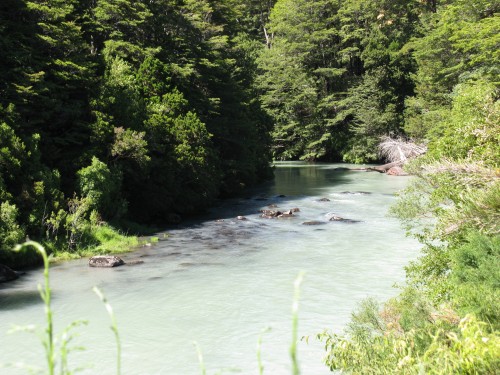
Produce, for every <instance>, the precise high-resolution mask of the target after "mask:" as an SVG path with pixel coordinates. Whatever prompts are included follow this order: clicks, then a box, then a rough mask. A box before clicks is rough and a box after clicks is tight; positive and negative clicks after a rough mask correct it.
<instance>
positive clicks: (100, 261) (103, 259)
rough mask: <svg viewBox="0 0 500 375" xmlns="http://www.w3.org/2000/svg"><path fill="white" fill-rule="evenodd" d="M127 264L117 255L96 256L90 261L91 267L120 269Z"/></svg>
mask: <svg viewBox="0 0 500 375" xmlns="http://www.w3.org/2000/svg"><path fill="white" fill-rule="evenodd" d="M124 264H125V262H124V261H123V259H121V258H119V257H117V256H115V255H96V256H93V257H91V258H90V259H89V266H90V267H105V268H111V267H118V266H121V265H124Z"/></svg>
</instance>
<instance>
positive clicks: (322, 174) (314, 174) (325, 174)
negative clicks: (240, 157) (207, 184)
mask: <svg viewBox="0 0 500 375" xmlns="http://www.w3.org/2000/svg"><path fill="white" fill-rule="evenodd" d="M358 173H362V172H356V171H352V170H349V169H348V168H344V167H333V168H332V165H331V164H324V165H322V164H307V163H305V162H292V163H286V164H284V163H283V164H281V163H279V168H276V169H275V175H276V176H277V175H278V174H279V176H277V178H275V179H274V180H272V181H268V182H265V183H263V184H261V185H259V186H257V187H253V188H249V189H247V190H246V191H245V193H244V195H243V197H240V198H233V199H226V200H223V201H221V202H219V204H216V205H215V206H214V207H213V209H212V210H210V212H208V213H206V214H204V215H201V216H198V217H196V218H192V219H187V220H185V221H184V222H183V223H182V224H181V225H178V226H175V227H172V228H167V229H195V228H200V227H201V226H203V225H204V224H205V223H206V222H210V221H216V220H219V221H220V222H219V223H217V224H219V225H220V226H221V227H222V226H224V225H223V221H224V222H226V221H231V220H232V221H233V224H234V221H236V218H237V216H248V215H254V214H257V213H259V210H260V209H267V208H271V209H279V210H288V209H291V208H293V207H294V201H299V200H303V199H304V197H308V196H311V197H313V196H318V192H320V191H321V189H322V188H330V187H332V186H335V185H346V184H349V182H350V181H351V180H352V179H353V174H358ZM285 201H286V206H284V205H282V204H283V202H285ZM274 205H276V207H273V206H274ZM269 206H271V207H269ZM226 224H227V223H226ZM265 225H266V224H265V222H262V223H260V226H265ZM230 232H232V231H230Z"/></svg>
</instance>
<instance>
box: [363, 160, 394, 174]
mask: <svg viewBox="0 0 500 375" xmlns="http://www.w3.org/2000/svg"><path fill="white" fill-rule="evenodd" d="M402 165H403V161H402V160H399V161H394V162H392V163H387V164H384V165H380V166H377V167H370V168H366V169H367V170H369V171H377V172H380V173H386V172H387V171H388V170H389V169H391V168H392V167H400V166H402Z"/></svg>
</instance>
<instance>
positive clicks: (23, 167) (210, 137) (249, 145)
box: [0, 0, 273, 251]
mask: <svg viewBox="0 0 500 375" xmlns="http://www.w3.org/2000/svg"><path fill="white" fill-rule="evenodd" d="M272 5H273V3H272V2H264V1H262V2H259V1H257V2H252V3H248V4H247V3H242V2H239V1H234V0H225V1H202V0H200V1H176V0H160V1H154V2H145V1H139V0H137V1H122V0H98V1H73V0H70V1H66V0H64V1H63V0H30V1H28V0H8V1H4V2H2V4H1V5H0V19H1V21H2V22H1V26H0V32H1V33H0V47H1V48H0V51H1V54H2V56H1V57H2V58H1V59H0V60H1V61H0V94H1V95H0V124H1V125H0V126H1V127H0V158H1V159H0V198H1V200H2V204H4V206H3V207H4V210H3V211H5V212H4V213H5V215H3V219H2V228H3V229H2V230H4V231H6V232H11V234H12V238H11V237H9V236H7V235H6V236H5V242H2V243H1V246H0V249H1V251H4V250H7V249H8V248H10V247H11V246H12V244H13V242H15V240H16V241H17V240H19V238H20V237H23V236H25V235H26V234H28V235H29V236H31V237H32V238H36V239H39V240H41V241H43V240H46V241H50V242H55V243H57V244H58V246H62V247H65V248H68V249H70V250H72V251H78V249H79V248H83V247H86V246H89V245H91V244H92V243H96V241H94V240H93V239H92V236H93V234H92V233H93V231H96V230H98V228H100V226H102V225H104V223H105V222H106V221H110V220H117V219H120V220H122V219H127V218H128V219H133V220H139V221H142V222H146V223H151V222H152V221H159V222H165V221H168V220H167V219H166V218H167V217H168V216H169V214H174V213H175V214H183V215H189V214H192V213H195V212H198V211H200V210H203V209H205V208H206V207H208V205H209V204H210V203H211V202H212V201H213V199H214V198H215V197H217V196H218V195H221V194H234V193H236V192H238V191H240V190H241V189H242V187H244V186H247V185H249V184H253V183H256V182H258V181H260V180H262V179H263V178H267V177H269V175H270V171H271V169H270V167H269V164H268V163H269V151H268V150H269V143H270V140H269V137H268V132H269V129H270V121H269V118H268V117H267V116H266V114H265V113H264V112H263V110H262V109H261V107H260V104H259V101H258V99H257V98H256V90H255V88H254V86H253V82H254V79H255V75H256V69H255V61H254V60H255V57H254V56H252V53H255V52H254V51H255V50H256V49H257V48H258V47H257V46H258V45H259V40H262V37H263V34H262V31H263V28H264V24H265V22H266V20H267V14H268V13H269V11H270V8H271V7H272ZM241 40H246V41H247V46H245V45H244V44H243V43H241V44H238V43H239V41H241ZM243 67H245V69H244V68H243ZM246 67H248V69H246ZM75 193H76V194H77V195H75ZM97 242H99V241H97ZM49 247H52V245H49Z"/></svg>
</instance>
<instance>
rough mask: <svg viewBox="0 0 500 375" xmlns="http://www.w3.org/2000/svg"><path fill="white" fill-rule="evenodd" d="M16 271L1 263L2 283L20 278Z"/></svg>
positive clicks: (0, 278) (0, 279)
mask: <svg viewBox="0 0 500 375" xmlns="http://www.w3.org/2000/svg"><path fill="white" fill-rule="evenodd" d="M18 277H19V276H18V274H17V272H16V271H13V270H11V269H10V268H9V267H7V266H4V265H3V264H0V283H5V282H7V281H12V280H16V279H17V278H18Z"/></svg>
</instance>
